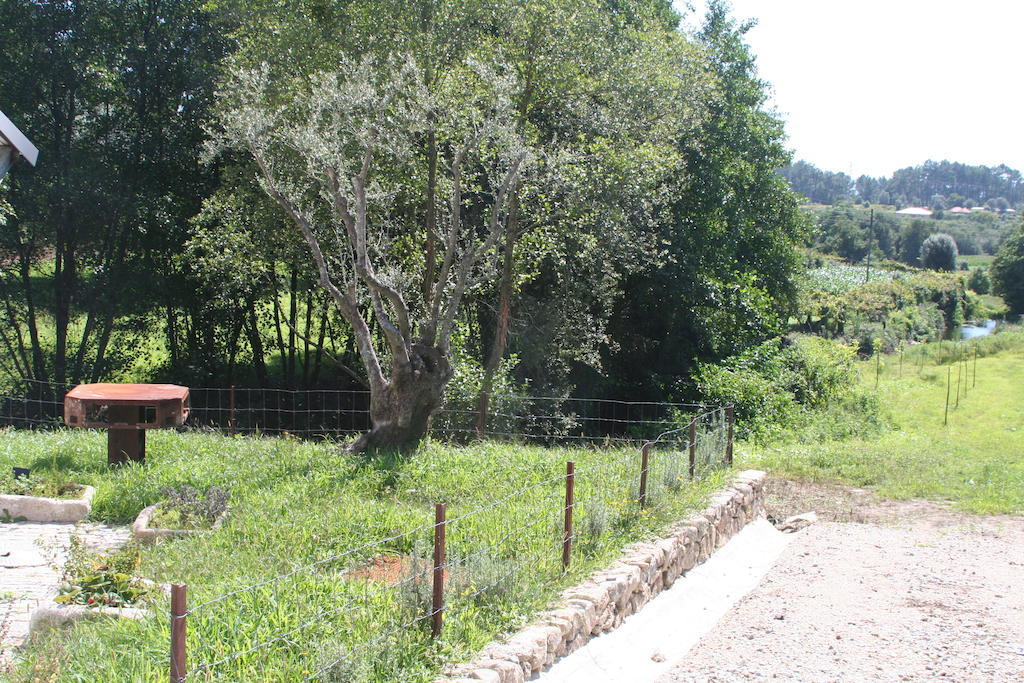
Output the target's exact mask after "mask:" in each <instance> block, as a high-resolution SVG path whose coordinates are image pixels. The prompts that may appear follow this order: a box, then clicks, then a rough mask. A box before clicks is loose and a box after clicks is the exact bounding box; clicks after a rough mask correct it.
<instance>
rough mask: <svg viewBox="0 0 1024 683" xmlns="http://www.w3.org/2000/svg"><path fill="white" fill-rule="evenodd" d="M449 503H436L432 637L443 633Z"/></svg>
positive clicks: (431, 615) (431, 616)
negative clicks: (446, 531) (446, 532)
mask: <svg viewBox="0 0 1024 683" xmlns="http://www.w3.org/2000/svg"><path fill="white" fill-rule="evenodd" d="M447 507H448V506H447V505H446V504H445V503H437V504H436V505H434V577H433V578H434V586H433V588H434V594H433V599H432V600H431V612H430V637H431V638H437V637H438V636H440V635H441V626H442V625H443V623H444V564H445V555H446V553H445V530H446V529H447V526H448V522H447V520H446V516H447Z"/></svg>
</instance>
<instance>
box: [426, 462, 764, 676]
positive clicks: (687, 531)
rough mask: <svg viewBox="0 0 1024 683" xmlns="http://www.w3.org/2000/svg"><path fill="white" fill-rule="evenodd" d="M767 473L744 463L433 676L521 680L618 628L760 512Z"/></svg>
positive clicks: (762, 509) (759, 515)
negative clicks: (549, 601)
mask: <svg viewBox="0 0 1024 683" xmlns="http://www.w3.org/2000/svg"><path fill="white" fill-rule="evenodd" d="M764 483H765V473H764V472H760V471H757V470H747V471H745V472H742V473H740V474H739V475H738V476H737V477H736V478H735V479H734V480H733V482H732V484H731V485H730V486H729V487H727V488H725V489H723V490H722V491H720V492H718V493H717V494H715V495H714V496H712V498H711V501H710V504H709V505H708V507H707V508H705V509H704V510H703V511H702V512H701V513H699V514H697V515H694V516H693V517H690V518H689V519H686V520H683V521H681V522H678V523H676V524H673V525H672V526H670V527H669V528H668V529H667V530H666V535H665V536H664V537H663V538H661V539H659V540H657V541H654V542H651V543H634V544H633V545H630V546H627V547H626V548H625V549H624V551H623V554H622V557H621V558H620V559H619V560H618V561H617V562H616V563H615V564H614V565H613V566H612V567H610V568H609V569H606V570H604V571H600V572H596V573H595V574H593V575H591V577H590V578H589V579H588V580H587V581H585V582H584V583H582V584H580V585H578V586H575V587H573V588H570V589H568V590H566V591H564V592H563V593H562V596H561V600H560V601H559V604H558V606H557V607H556V608H555V609H552V610H548V611H546V612H543V613H541V614H540V615H539V617H538V619H537V620H536V621H535V622H534V623H533V624H532V625H530V626H527V627H526V628H524V629H523V630H521V631H519V632H518V633H516V634H514V635H512V636H511V637H509V638H507V639H506V640H504V641H502V642H492V643H491V644H489V645H487V646H486V647H484V649H483V650H482V651H481V654H480V655H479V656H478V657H477V658H476V659H475V660H473V661H472V662H470V663H468V664H463V665H459V666H457V667H454V668H453V669H452V670H451V678H442V679H439V680H438V682H437V683H469V681H491V682H492V683H523V682H524V681H526V680H529V679H530V678H533V677H534V676H536V675H537V674H539V673H540V672H541V671H543V670H544V669H546V668H547V667H549V666H551V665H552V664H553V663H554V662H555V661H556V660H557V659H560V658H562V657H564V656H566V655H567V654H569V653H571V652H573V651H575V650H577V649H579V648H580V647H582V646H583V645H584V644H585V643H586V642H587V641H589V640H590V639H591V638H592V637H594V636H596V635H598V634H600V633H606V632H608V631H612V630H614V629H616V628H618V627H619V626H620V625H621V624H622V621H623V619H625V618H626V617H627V616H629V615H630V614H633V613H635V612H637V611H639V610H640V609H641V608H642V607H643V606H644V605H646V604H647V603H648V602H649V601H650V600H651V598H653V597H654V596H656V595H657V594H658V593H660V592H661V591H663V590H665V589H666V588H668V587H669V586H671V585H672V584H673V583H674V582H675V580H676V579H678V578H679V577H680V576H681V575H682V574H684V573H685V572H687V571H689V570H690V569H693V567H695V566H697V565H698V564H700V563H702V562H704V561H705V560H706V559H708V557H709V556H710V555H711V554H712V553H713V552H714V551H715V550H717V549H718V548H720V547H722V546H723V545H725V543H726V541H728V540H729V538H730V537H732V536H733V535H734V534H735V533H737V532H738V531H739V530H740V529H742V528H743V527H744V526H746V525H747V524H748V523H750V522H752V521H754V520H755V519H757V518H759V517H763V516H764V514H765V512H764Z"/></svg>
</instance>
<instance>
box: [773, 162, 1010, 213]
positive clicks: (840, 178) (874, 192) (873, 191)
mask: <svg viewBox="0 0 1024 683" xmlns="http://www.w3.org/2000/svg"><path fill="white" fill-rule="evenodd" d="M779 175H781V176H782V177H784V178H786V179H787V180H788V181H789V183H790V185H791V186H792V187H793V190H795V191H796V192H798V193H800V194H802V195H803V196H805V197H807V198H808V199H809V200H810V201H811V202H814V203H817V204H835V203H837V202H840V201H858V202H869V203H871V204H891V205H895V206H896V207H897V208H902V207H904V206H927V207H930V208H932V209H935V210H943V209H951V208H953V207H955V206H963V207H967V208H970V207H972V206H985V207H988V208H990V209H992V210H995V211H1005V210H1006V209H1009V208H1017V209H1020V208H1022V207H1021V205H1022V203H1024V178H1022V177H1021V173H1020V171H1017V170H1015V169H1012V168H1010V167H1009V166H1006V165H1005V164H1001V165H999V166H994V167H989V166H969V165H967V164H961V163H955V162H950V161H926V162H925V163H924V164H922V165H920V166H908V167H907V168H901V169H899V170H898V171H896V172H895V173H893V174H892V177H891V178H885V177H883V178H872V177H871V176H866V175H862V176H860V177H859V178H857V179H856V180H854V179H853V178H851V177H850V176H848V175H846V174H845V173H833V172H830V171H823V170H821V169H819V168H817V167H816V166H814V165H813V164H809V163H807V162H806V161H797V162H796V163H793V164H790V165H789V166H786V167H785V168H782V169H780V170H779Z"/></svg>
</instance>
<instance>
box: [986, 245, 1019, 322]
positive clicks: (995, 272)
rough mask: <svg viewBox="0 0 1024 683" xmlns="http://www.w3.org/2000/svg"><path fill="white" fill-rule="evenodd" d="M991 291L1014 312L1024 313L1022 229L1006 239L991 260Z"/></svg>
mask: <svg viewBox="0 0 1024 683" xmlns="http://www.w3.org/2000/svg"><path fill="white" fill-rule="evenodd" d="M992 291H993V292H994V293H996V294H998V295H999V296H1001V297H1003V300H1004V301H1006V305H1007V306H1009V307H1010V310H1011V311H1012V312H1014V313H1024V230H1021V231H1018V232H1017V234H1016V235H1014V236H1013V237H1011V238H1010V239H1008V240H1006V241H1005V242H1004V243H1003V246H1002V247H1000V248H999V253H997V254H996V257H995V259H994V260H993V261H992Z"/></svg>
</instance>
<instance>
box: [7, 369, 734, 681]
mask: <svg viewBox="0 0 1024 683" xmlns="http://www.w3.org/2000/svg"><path fill="white" fill-rule="evenodd" d="M71 388H72V387H70V386H64V385H57V384H52V383H43V382H33V381H27V380H26V381H23V382H21V383H19V384H18V385H17V386H16V387H15V389H16V391H7V392H5V395H3V396H0V424H6V425H13V426H15V427H32V428H53V427H55V426H60V425H61V424H63V421H62V419H61V417H62V408H63V402H62V399H63V395H64V394H65V393H66V391H67V390H69V389H71ZM190 395H191V413H190V417H189V420H188V424H187V427H188V428H194V429H215V430H219V431H225V432H236V433H260V434H275V433H281V432H285V431H287V432H289V433H295V434H300V435H304V436H343V435H347V434H350V433H353V432H356V431H361V430H364V429H366V428H368V427H369V414H368V410H367V402H368V396H367V395H366V394H365V393H364V392H342V391H324V390H319V391H307V392H295V391H287V390H241V389H235V390H233V391H232V390H231V389H202V388H200V389H192V390H190ZM453 404H454V407H450V408H448V409H446V410H445V411H443V412H442V413H441V415H439V416H438V420H437V421H436V423H435V425H434V428H433V429H434V433H435V434H440V435H442V436H443V437H444V438H451V439H456V440H459V439H468V438H472V437H474V436H476V435H477V430H476V420H477V416H476V414H475V412H474V411H472V410H468V409H465V408H462V407H459V406H461V405H465V404H466V403H465V402H464V401H460V400H459V399H458V398H457V399H456V400H455V401H453ZM492 406H493V407H494V412H493V413H492V414H491V415H490V421H489V423H488V430H487V431H486V432H485V436H487V437H490V438H511V439H517V440H527V441H541V442H575V443H577V444H586V445H588V446H591V447H588V448H581V449H578V450H576V451H573V453H575V454H576V455H574V456H573V457H576V460H574V461H569V462H565V461H558V460H556V459H551V458H548V459H545V460H542V462H541V463H539V464H537V465H536V467H531V470H530V472H528V473H523V476H525V477H526V479H525V480H523V481H520V482H519V483H518V484H511V485H510V484H509V482H502V483H498V482H480V484H481V486H485V485H492V486H494V490H495V491H496V492H498V493H496V495H495V497H494V498H493V499H490V500H487V501H486V502H480V499H479V498H478V499H475V500H476V502H475V503H473V504H470V503H465V502H462V501H459V500H441V501H420V502H417V503H415V504H408V506H407V508H408V509H406V508H405V507H404V508H403V510H404V511H403V513H402V515H403V516H402V518H401V519H402V520H404V522H403V523H402V524H401V525H399V526H398V528H397V529H395V528H394V527H391V528H392V531H391V532H390V533H381V534H380V535H379V536H376V537H375V536H374V535H373V534H372V533H368V534H367V535H366V536H364V538H365V539H366V540H365V541H364V542H362V543H357V544H352V545H349V546H348V547H342V548H337V547H336V545H335V544H334V543H332V539H330V538H327V539H325V540H324V543H323V544H322V547H323V548H325V549H326V548H334V550H333V551H331V552H325V554H324V556H323V557H314V558H309V559H304V560H302V561H291V560H289V559H288V558H281V557H278V556H274V557H270V556H268V557H266V562H265V563H261V564H260V566H257V567H253V568H252V569H251V571H246V572H244V573H240V574H237V575H236V576H237V577H238V578H237V579H227V578H224V579H219V578H215V577H208V576H204V578H197V577H192V582H191V583H190V584H189V585H188V586H187V587H186V586H185V585H183V584H178V585H175V586H173V587H172V595H171V621H170V624H171V651H170V658H169V659H170V672H171V680H172V681H185V680H190V681H191V680H203V681H205V680H262V679H264V678H267V677H268V676H272V677H274V678H275V679H276V678H281V679H287V680H398V679H404V678H407V677H408V676H409V671H408V668H409V667H414V668H415V667H420V668H421V670H420V671H419V675H420V677H429V676H431V675H433V674H435V673H436V662H437V661H439V658H440V657H441V656H442V655H443V653H444V652H446V651H447V650H446V647H450V646H446V645H442V644H439V643H442V642H443V641H442V640H441V636H442V635H443V634H446V633H448V634H452V636H451V637H452V638H455V639H458V638H460V637H462V636H461V635H460V634H465V633H472V632H479V631H480V630H481V629H484V630H488V632H491V633H495V632H498V631H500V630H502V629H504V628H507V627H508V626H510V625H512V624H514V623H515V619H516V618H521V617H523V616H526V615H528V614H529V613H531V612H533V611H536V610H538V609H541V608H543V607H544V605H545V604H546V603H547V602H548V601H549V600H550V599H551V597H552V596H553V594H554V589H555V588H557V587H561V586H566V585H571V584H572V583H575V582H577V581H578V577H579V576H580V575H581V573H582V572H585V571H587V570H588V569H589V568H593V567H594V566H595V564H594V563H600V562H606V561H607V560H608V558H610V557H614V556H615V554H616V553H617V552H618V550H619V549H620V548H621V547H622V545H623V544H625V543H628V542H631V541H636V540H641V539H643V538H645V537H649V536H650V535H651V534H652V533H653V532H654V531H655V530H656V529H657V528H658V527H659V526H661V525H663V524H664V523H665V522H667V521H669V520H674V519H678V517H679V515H680V514H681V512H682V511H683V510H684V509H686V508H687V506H693V505H697V504H700V503H701V501H700V496H699V492H700V491H701V489H700V488H699V487H698V486H697V483H698V482H701V481H702V480H704V479H706V478H707V477H708V475H709V474H710V473H712V472H714V471H716V470H720V469H723V468H726V467H728V466H729V465H731V460H732V429H733V411H732V408H731V407H728V408H726V407H719V406H701V405H695V404H678V403H677V404H657V403H639V402H624V401H602V400H586V399H575V398H558V397H540V398H536V397H529V398H527V397H503V398H502V399H500V400H496V401H493V402H492ZM596 446H606V447H596ZM555 457H556V458H557V456H555ZM503 489H504V490H503ZM428 503H429V504H428ZM403 527H404V530H403ZM214 533H215V534H216V533H222V531H217V532H214ZM342 537H343V536H341V535H340V534H339V538H342ZM335 540H336V539H335ZM289 562H294V564H292V565H291V566H289ZM263 564H265V565H266V566H267V568H268V569H269V568H271V567H273V569H272V570H270V571H266V570H264V569H263V568H262V567H263ZM282 564H283V565H284V566H283V567H282ZM235 580H237V585H232V583H233V582H234V581H235ZM187 595H190V597H191V599H192V601H193V603H194V604H193V605H192V606H191V607H189V606H188V605H187ZM139 628H145V627H144V626H143V625H140V626H139ZM162 642H164V643H166V642H167V641H166V640H164V641H162ZM163 647H166V645H164V646H163ZM164 652H166V650H164ZM157 653H159V647H156V648H155V649H154V650H153V652H152V653H151V654H149V655H147V656H159V655H158V654H157ZM423 667H427V668H426V669H423ZM165 670H166V669H165Z"/></svg>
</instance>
